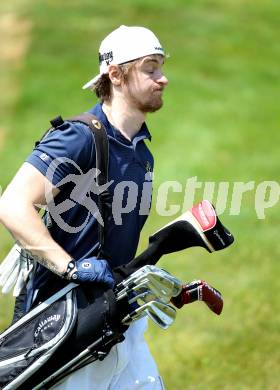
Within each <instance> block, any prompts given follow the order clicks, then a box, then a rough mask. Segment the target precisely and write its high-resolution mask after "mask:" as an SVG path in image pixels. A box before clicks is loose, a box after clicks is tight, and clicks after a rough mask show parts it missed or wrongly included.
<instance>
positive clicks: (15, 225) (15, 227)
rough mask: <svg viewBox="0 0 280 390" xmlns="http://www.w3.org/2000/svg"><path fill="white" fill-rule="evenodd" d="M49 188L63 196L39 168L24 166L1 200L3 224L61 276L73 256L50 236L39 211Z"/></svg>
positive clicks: (26, 247)
mask: <svg viewBox="0 0 280 390" xmlns="http://www.w3.org/2000/svg"><path fill="white" fill-rule="evenodd" d="M46 188H47V189H48V190H49V191H52V193H53V196H56V195H57V194H58V192H59V190H58V189H57V188H55V187H54V186H53V185H52V184H51V183H50V182H49V181H48V180H47V179H46V178H45V176H44V175H42V174H41V173H40V172H39V171H38V170H37V169H36V168H35V167H33V166H32V165H31V164H29V163H24V164H23V165H22V167H21V168H20V169H19V171H18V172H17V174H16V176H15V177H14V178H13V180H12V181H11V183H10V184H9V186H8V187H7V189H6V191H5V192H4V193H3V195H2V197H1V198H0V222H1V223H2V224H3V225H4V226H5V227H6V228H7V229H8V230H9V231H10V232H11V234H12V235H13V237H14V238H15V239H16V240H17V241H19V243H20V244H21V245H22V247H23V248H24V249H26V250H27V251H28V252H30V253H31V254H32V255H33V256H34V257H36V260H37V261H38V262H39V263H41V264H43V265H44V266H45V267H47V268H48V269H50V270H51V271H52V272H54V273H56V274H58V275H61V274H63V273H64V272H65V271H66V268H67V264H68V262H69V261H70V260H71V256H70V255H69V254H68V253H67V252H66V251H65V250H64V249H63V248H62V247H61V246H59V245H58V244H57V243H56V242H55V241H54V240H53V238H52V237H51V235H50V234H49V232H48V230H47V228H46V227H45V225H44V223H43V222H42V220H41V217H40V215H39V214H38V212H37V211H36V204H37V205H38V204H41V205H45V204H46V198H45V191H46Z"/></svg>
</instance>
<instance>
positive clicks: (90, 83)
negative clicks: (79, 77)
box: [82, 74, 101, 89]
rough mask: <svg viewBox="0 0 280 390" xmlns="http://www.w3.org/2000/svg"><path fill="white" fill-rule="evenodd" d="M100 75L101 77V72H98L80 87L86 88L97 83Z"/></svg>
mask: <svg viewBox="0 0 280 390" xmlns="http://www.w3.org/2000/svg"><path fill="white" fill-rule="evenodd" d="M100 77H101V74H98V75H97V76H95V77H94V78H93V79H91V80H89V81H88V82H87V83H86V84H85V85H83V86H82V89H87V88H90V87H92V86H93V85H94V84H96V83H97V81H98V80H99V79H100Z"/></svg>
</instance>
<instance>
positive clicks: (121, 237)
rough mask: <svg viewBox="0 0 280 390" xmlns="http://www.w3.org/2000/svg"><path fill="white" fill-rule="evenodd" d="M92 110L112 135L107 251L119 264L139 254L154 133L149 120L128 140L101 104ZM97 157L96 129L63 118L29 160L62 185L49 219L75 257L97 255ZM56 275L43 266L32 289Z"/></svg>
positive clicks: (57, 237)
mask: <svg viewBox="0 0 280 390" xmlns="http://www.w3.org/2000/svg"><path fill="white" fill-rule="evenodd" d="M89 112H90V113H92V114H94V115H95V116H96V117H97V118H98V119H99V120H100V121H101V122H102V123H103V125H104V127H105V129H106V131H107V134H108V139H109V183H110V185H109V187H108V190H109V192H110V194H111V195H112V197H113V213H112V217H111V218H110V220H109V224H108V229H107V231H106V237H107V239H106V243H107V246H106V248H105V252H106V253H108V254H109V263H110V266H111V267H112V268H114V267H116V266H119V265H121V264H126V263H128V262H129V261H130V260H132V259H133V257H134V256H135V253H136V250H137V245H138V242H139V236H140V232H141V229H142V227H143V225H144V223H145V221H146V219H147V215H148V212H149V208H150V201H151V191H152V184H151V178H152V174H151V172H152V170H153V157H152V155H151V153H150V151H149V149H148V147H147V145H146V143H145V140H147V139H149V140H150V139H151V136H150V133H149V131H148V129H147V126H146V124H145V123H144V124H143V125H142V127H141V129H140V130H139V132H138V133H137V134H136V135H135V137H134V138H133V139H132V140H131V141H129V140H128V139H126V138H125V137H124V136H123V135H122V134H121V133H120V132H119V131H118V130H117V129H115V128H114V127H113V126H112V125H111V124H110V123H109V121H108V119H107V117H106V115H105V114H104V112H103V110H102V105H101V104H100V103H98V104H96V105H95V106H94V107H93V108H92V109H91V110H90V111H89ZM95 158H96V155H95V144H94V136H93V135H92V132H91V130H90V129H89V128H88V127H87V126H86V125H84V124H81V123H74V124H73V123H69V122H64V124H63V125H61V126H60V127H59V128H57V129H55V130H54V131H52V132H50V133H49V134H48V135H47V136H46V137H45V138H44V139H43V140H42V141H41V142H40V144H39V145H38V146H37V147H36V148H35V149H34V150H33V152H32V153H31V155H30V156H29V157H28V158H27V159H26V161H27V162H28V163H30V164H32V165H33V166H34V167H35V168H37V169H38V170H39V171H40V172H41V173H42V174H43V175H45V176H46V177H47V178H48V179H49V181H50V182H51V183H52V184H54V185H55V186H56V187H58V188H59V189H60V192H59V194H58V195H57V196H56V197H55V200H54V201H51V202H50V206H49V213H47V214H46V215H45V217H44V219H45V223H46V225H47V226H48V229H49V232H50V234H51V236H52V237H53V239H54V240H55V241H56V242H57V243H58V244H59V245H60V246H62V247H63V248H64V249H65V250H66V251H67V252H68V253H69V254H70V255H71V256H72V257H73V258H74V259H76V260H78V259H84V258H87V257H89V256H93V255H96V254H97V249H98V220H99V215H98V209H96V207H95V206H96V204H97V191H96V186H95V181H94V180H95V174H96V172H95V168H96V159H95ZM52 276H53V275H51V273H50V271H48V270H47V269H46V268H45V267H43V266H39V267H38V270H37V273H36V275H35V278H34V285H33V288H34V289H35V288H40V287H41V286H42V285H43V284H45V283H46V281H47V280H48V277H52Z"/></svg>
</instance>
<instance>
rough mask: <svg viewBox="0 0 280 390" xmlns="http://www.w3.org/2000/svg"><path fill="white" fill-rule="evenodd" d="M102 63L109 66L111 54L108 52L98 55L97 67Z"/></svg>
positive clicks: (111, 59)
mask: <svg viewBox="0 0 280 390" xmlns="http://www.w3.org/2000/svg"><path fill="white" fill-rule="evenodd" d="M103 61H106V64H107V65H110V63H111V62H112V61H113V52H112V51H108V52H107V53H102V54H101V53H99V65H101V63H102V62H103Z"/></svg>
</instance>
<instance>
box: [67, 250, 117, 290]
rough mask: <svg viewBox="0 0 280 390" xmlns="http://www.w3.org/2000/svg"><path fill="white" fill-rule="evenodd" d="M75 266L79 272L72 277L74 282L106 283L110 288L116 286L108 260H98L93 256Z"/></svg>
mask: <svg viewBox="0 0 280 390" xmlns="http://www.w3.org/2000/svg"><path fill="white" fill-rule="evenodd" d="M75 266H76V269H77V270H76V271H75V272H74V273H72V275H71V279H72V280H73V281H74V282H78V283H83V282H97V283H104V284H105V285H106V286H108V287H110V288H113V287H114V286H115V279H114V277H113V274H112V271H111V269H110V266H109V264H108V262H107V260H103V259H97V258H96V257H95V256H93V257H90V258H88V259H83V260H78V261H75Z"/></svg>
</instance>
